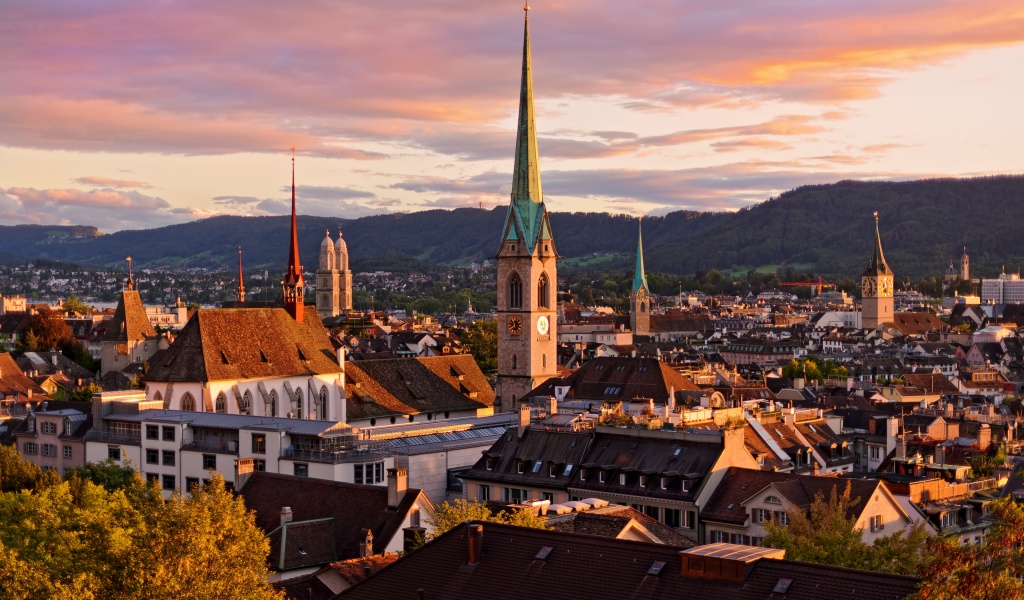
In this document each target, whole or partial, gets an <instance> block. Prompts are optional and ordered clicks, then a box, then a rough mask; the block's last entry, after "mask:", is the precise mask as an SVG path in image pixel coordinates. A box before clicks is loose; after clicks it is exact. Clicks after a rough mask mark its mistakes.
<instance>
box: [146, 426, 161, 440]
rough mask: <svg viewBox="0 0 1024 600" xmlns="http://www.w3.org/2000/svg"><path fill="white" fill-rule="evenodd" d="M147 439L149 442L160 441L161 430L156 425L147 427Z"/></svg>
mask: <svg viewBox="0 0 1024 600" xmlns="http://www.w3.org/2000/svg"><path fill="white" fill-rule="evenodd" d="M146 439H147V440H158V439H160V428H159V427H157V426H156V425H146Z"/></svg>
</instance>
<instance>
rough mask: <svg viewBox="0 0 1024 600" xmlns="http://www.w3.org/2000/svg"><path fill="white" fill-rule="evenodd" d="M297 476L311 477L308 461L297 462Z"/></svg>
mask: <svg viewBox="0 0 1024 600" xmlns="http://www.w3.org/2000/svg"><path fill="white" fill-rule="evenodd" d="M295 476H296V477H309V465H308V464H306V463H295Z"/></svg>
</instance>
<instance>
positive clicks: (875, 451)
mask: <svg viewBox="0 0 1024 600" xmlns="http://www.w3.org/2000/svg"><path fill="white" fill-rule="evenodd" d="M880 455H881V453H880V452H879V448H878V446H871V460H878V458H879V456H880Z"/></svg>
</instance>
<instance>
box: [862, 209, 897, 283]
mask: <svg viewBox="0 0 1024 600" xmlns="http://www.w3.org/2000/svg"><path fill="white" fill-rule="evenodd" d="M864 275H865V276H868V275H892V270H891V269H890V268H889V265H887V264H886V263H885V255H884V254H882V234H881V233H879V232H878V211H877V210H876V211H875V250H874V252H873V253H872V254H871V260H870V261H869V262H868V268H867V269H865V271H864Z"/></svg>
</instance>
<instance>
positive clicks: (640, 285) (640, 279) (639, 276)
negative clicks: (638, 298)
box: [633, 220, 650, 294]
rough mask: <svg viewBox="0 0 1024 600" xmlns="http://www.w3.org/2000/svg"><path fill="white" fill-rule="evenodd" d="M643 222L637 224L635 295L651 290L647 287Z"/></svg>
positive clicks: (634, 274)
mask: <svg viewBox="0 0 1024 600" xmlns="http://www.w3.org/2000/svg"><path fill="white" fill-rule="evenodd" d="M642 224H643V220H641V221H640V222H638V223H637V227H636V270H635V271H634V272H633V293H634V294H635V293H637V292H639V291H640V290H648V291H649V290H650V288H648V287H647V273H646V272H645V271H644V234H643V228H642V227H641V225H642Z"/></svg>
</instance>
